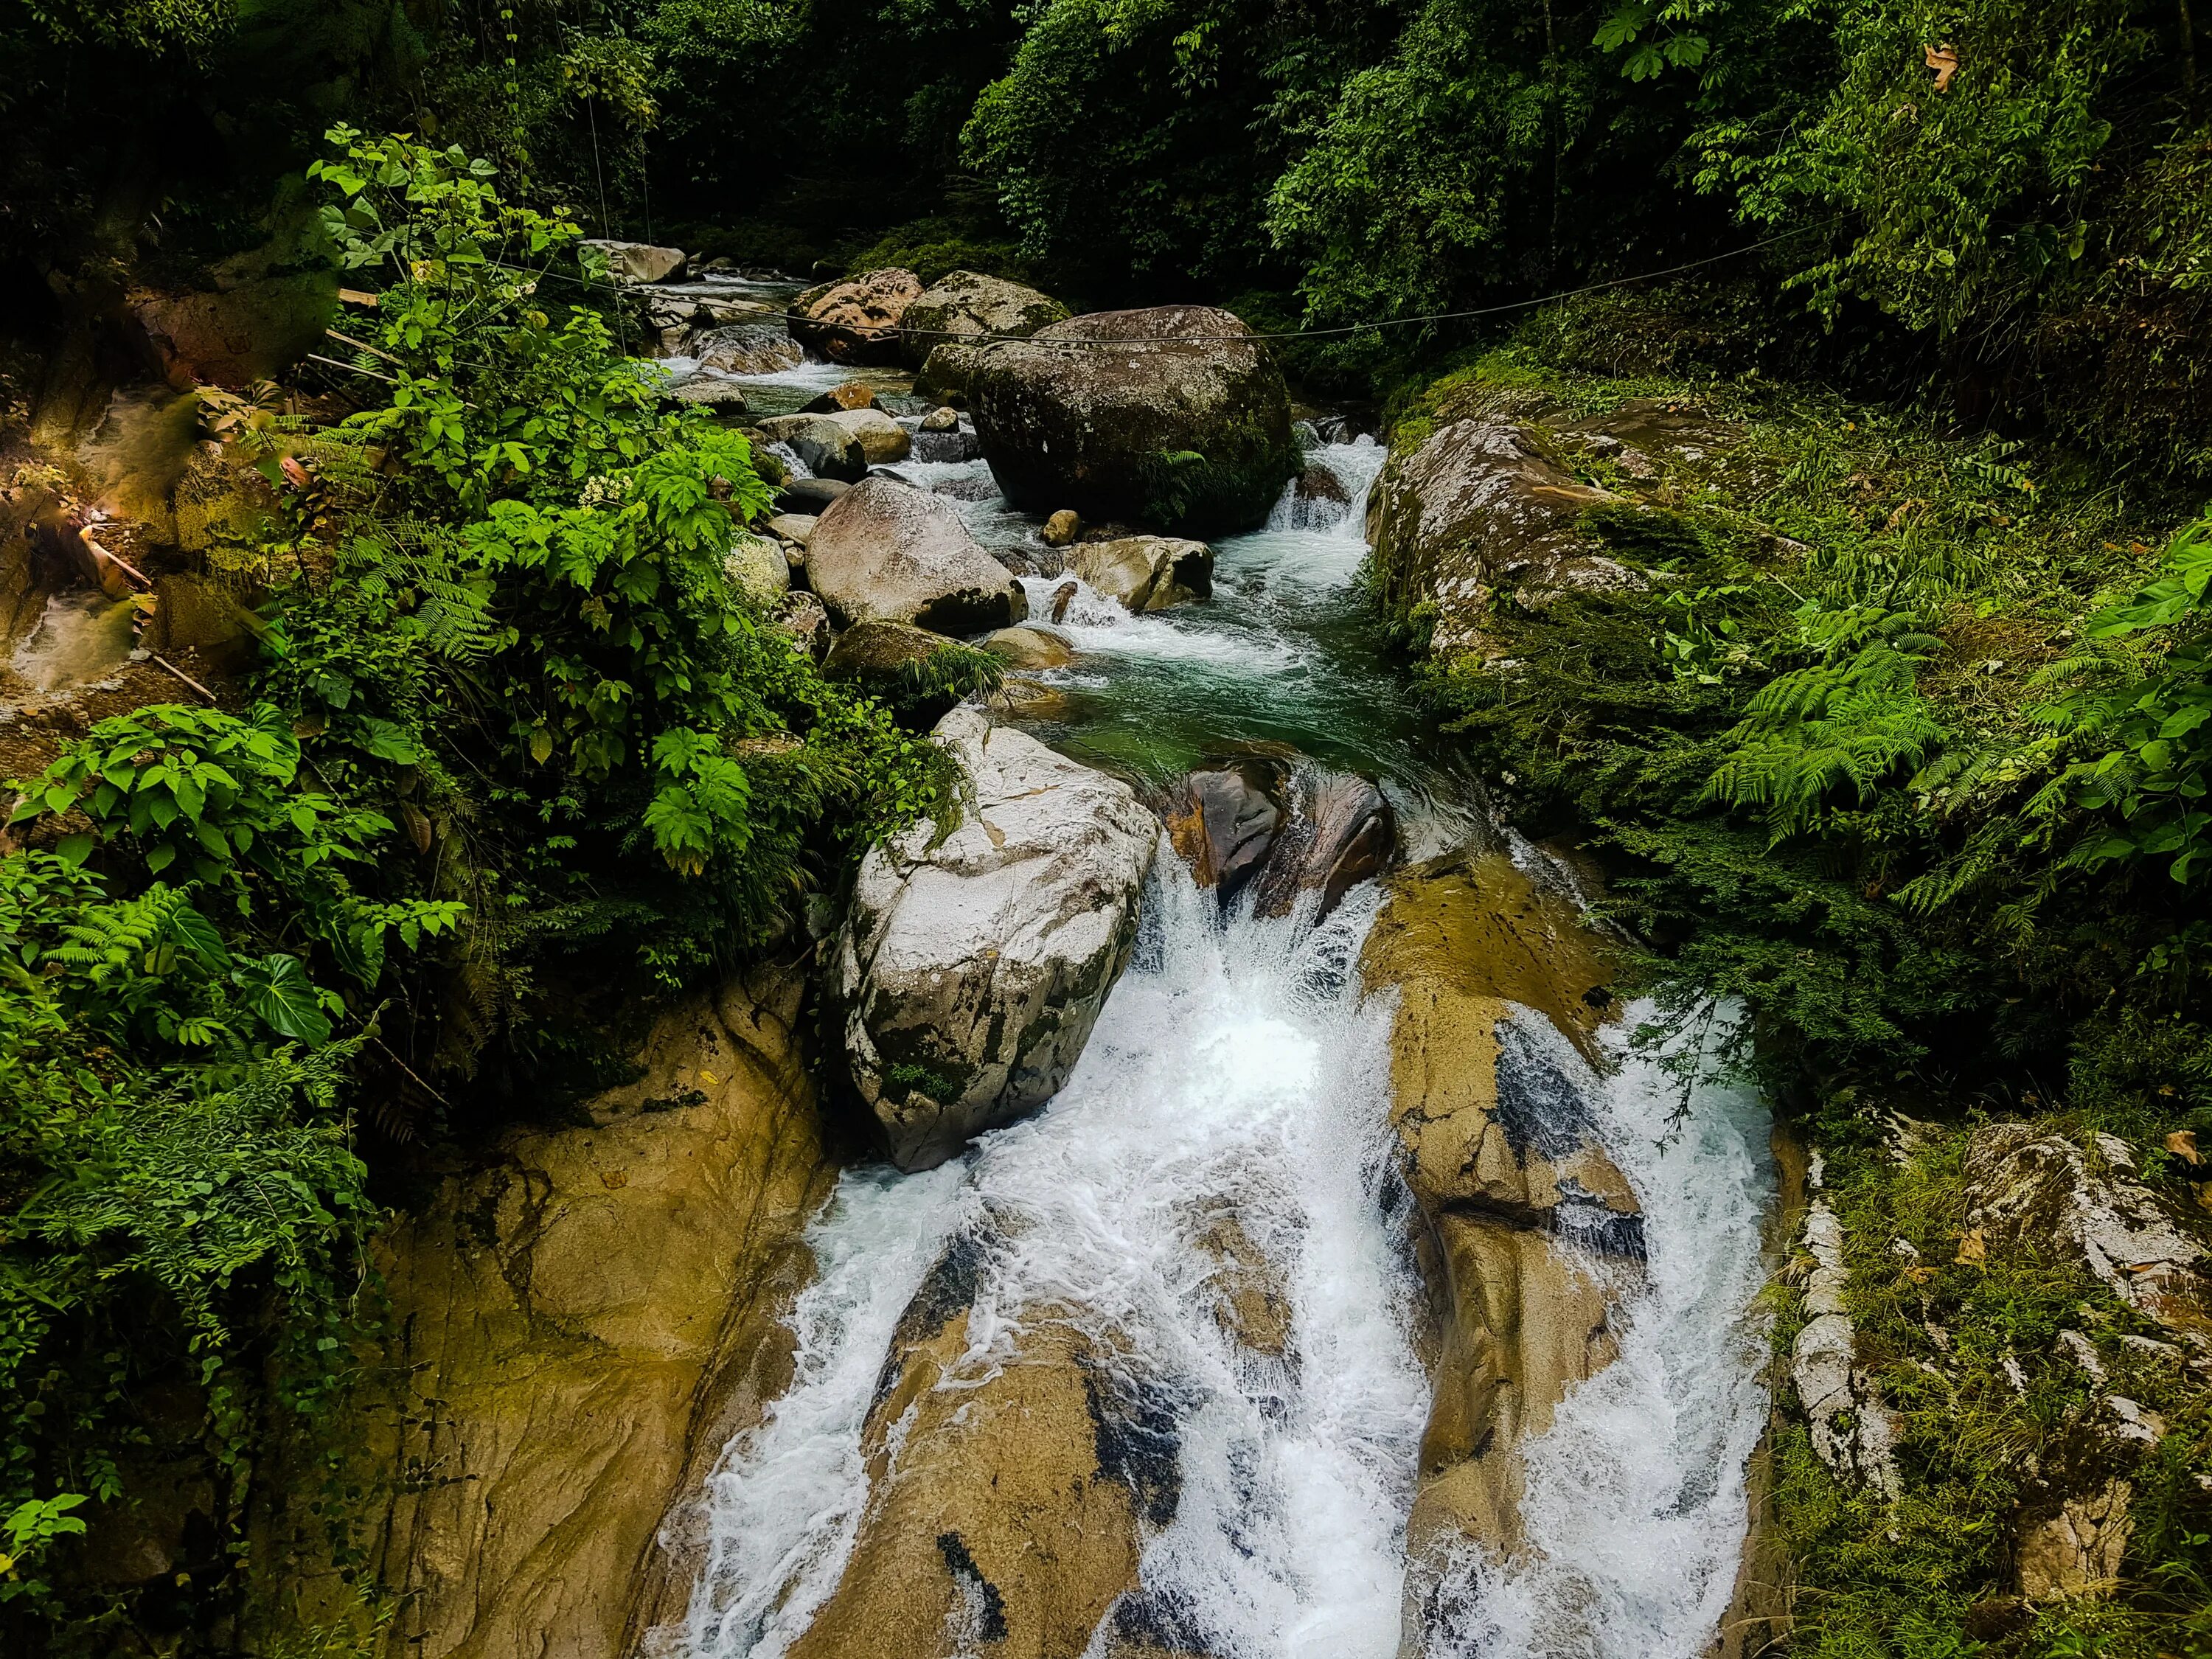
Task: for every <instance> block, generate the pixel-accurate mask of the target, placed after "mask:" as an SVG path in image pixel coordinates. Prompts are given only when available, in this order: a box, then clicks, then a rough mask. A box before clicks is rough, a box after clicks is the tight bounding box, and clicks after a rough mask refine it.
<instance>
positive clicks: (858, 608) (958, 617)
mask: <svg viewBox="0 0 2212 1659" xmlns="http://www.w3.org/2000/svg"><path fill="white" fill-rule="evenodd" d="M806 569H807V575H808V580H809V581H810V582H811V585H812V586H813V588H814V591H815V592H817V593H819V594H820V595H821V596H822V600H823V604H824V605H827V606H828V607H829V612H830V615H831V616H833V617H836V618H837V619H838V620H839V621H841V622H842V623H846V624H848V625H850V624H852V623H860V622H899V623H912V624H914V625H915V626H917V627H921V628H928V629H935V630H937V631H938V632H939V633H945V634H975V633H981V632H982V631H984V630H985V629H994V628H1006V627H1010V626H1012V624H1013V623H1018V622H1020V621H1022V620H1023V619H1024V617H1027V616H1028V615H1029V600H1028V599H1027V597H1026V596H1025V595H1024V592H1023V591H1022V585H1021V583H1020V582H1019V581H1018V580H1015V578H1014V576H1013V574H1012V572H1010V571H1009V570H1007V568H1006V566H1004V565H1002V564H1000V562H998V560H996V559H994V558H993V557H992V556H991V555H990V554H989V553H987V552H986V551H985V550H984V549H983V546H982V544H981V543H980V542H978V541H977V540H976V539H975V536H974V534H973V533H972V532H970V531H969V528H968V525H967V521H966V520H963V518H962V517H961V516H960V510H959V508H958V507H955V506H954V505H953V504H952V502H951V501H947V500H946V499H945V498H944V497H943V496H941V495H932V494H930V493H929V492H927V490H921V489H915V488H914V487H913V486H912V485H910V484H906V483H900V482H899V481H898V480H896V479H895V478H890V477H884V476H883V475H881V474H878V475H876V476H873V477H869V478H867V479H866V480H865V481H864V482H862V483H859V484H857V485H855V486H854V488H853V489H849V490H848V491H846V492H845V493H844V494H842V495H839V496H838V497H837V498H836V500H835V501H832V502H830V504H829V506H828V507H826V508H825V509H823V513H822V514H821V516H820V518H819V519H817V520H816V521H815V526H814V530H813V532H812V533H811V535H810V536H809V537H808V538H807V543H806Z"/></svg>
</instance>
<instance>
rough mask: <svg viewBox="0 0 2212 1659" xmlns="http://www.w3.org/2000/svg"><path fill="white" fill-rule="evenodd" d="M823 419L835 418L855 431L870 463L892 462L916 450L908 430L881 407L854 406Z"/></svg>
mask: <svg viewBox="0 0 2212 1659" xmlns="http://www.w3.org/2000/svg"><path fill="white" fill-rule="evenodd" d="M823 419H824V420H827V421H833V422H836V424H837V425H839V426H842V427H843V428H845V430H846V431H848V432H849V433H851V434H852V435H853V440H854V442H856V443H858V444H859V445H860V453H861V454H862V455H864V456H866V458H867V462H868V465H870V466H890V465H894V464H895V463H896V462H899V461H902V460H904V459H906V458H907V457H908V455H910V454H912V453H914V440H913V439H911V438H909V437H908V436H907V430H906V428H904V427H902V426H901V425H900V424H899V423H898V422H896V421H895V420H893V419H891V417H890V416H888V415H886V414H884V412H883V410H880V409H852V410H844V411H843V412H842V413H840V414H836V415H825V416H823Z"/></svg>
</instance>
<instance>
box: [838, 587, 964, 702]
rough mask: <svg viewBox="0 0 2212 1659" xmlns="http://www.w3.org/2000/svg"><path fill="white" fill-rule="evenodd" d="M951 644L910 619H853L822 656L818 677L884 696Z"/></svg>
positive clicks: (891, 695) (897, 688) (899, 690)
mask: <svg viewBox="0 0 2212 1659" xmlns="http://www.w3.org/2000/svg"><path fill="white" fill-rule="evenodd" d="M817 599H818V596H817ZM951 644H952V641H950V640H948V639H946V638H945V635H942V634H933V633H931V632H930V631H929V629H927V628H916V627H915V626H914V625H913V624H912V623H900V622H858V623H854V624H853V625H852V626H851V627H850V628H848V629H846V630H845V631H844V632H843V633H842V634H840V635H838V636H837V642H836V644H835V645H832V646H831V647H829V652H828V654H827V655H825V656H824V657H823V661H822V678H824V679H826V680H831V681H835V682H836V683H838V684H847V685H857V686H859V687H860V688H861V690H865V691H866V692H868V693H869V694H870V695H871V696H880V697H884V698H886V699H888V698H890V697H893V696H896V695H897V694H898V693H899V692H901V691H902V690H905V689H906V688H905V687H904V686H903V685H902V684H901V682H902V680H911V678H912V677H913V673H914V671H915V669H917V668H919V667H921V665H922V664H924V663H926V662H927V661H928V660H929V659H931V658H932V657H933V656H935V655H937V653H939V652H940V651H943V650H945V649H946V648H947V647H950V646H951Z"/></svg>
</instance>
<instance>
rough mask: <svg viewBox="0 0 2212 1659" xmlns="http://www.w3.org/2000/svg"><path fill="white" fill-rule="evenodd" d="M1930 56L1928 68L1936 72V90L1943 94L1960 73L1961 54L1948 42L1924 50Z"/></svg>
mask: <svg viewBox="0 0 2212 1659" xmlns="http://www.w3.org/2000/svg"><path fill="white" fill-rule="evenodd" d="M1923 51H1925V52H1927V54H1928V67H1929V69H1932V70H1935V71H1936V91H1938V92H1942V91H1945V90H1947V89H1948V88H1949V87H1950V84H1951V77H1952V76H1954V75H1956V74H1957V73H1958V72H1959V54H1958V52H1956V51H1955V50H1954V48H1953V46H1952V45H1951V43H1950V42H1949V41H1948V40H1946V41H1945V42H1944V43H1943V44H1942V46H1927V47H1923Z"/></svg>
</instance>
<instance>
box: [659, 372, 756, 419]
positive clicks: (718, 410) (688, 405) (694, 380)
mask: <svg viewBox="0 0 2212 1659" xmlns="http://www.w3.org/2000/svg"><path fill="white" fill-rule="evenodd" d="M660 400H661V403H662V404H663V405H664V406H666V407H670V408H675V409H704V410H710V411H712V412H713V413H714V414H716V415H742V414H744V412H745V410H746V408H747V404H746V403H745V386H744V381H743V380H739V379H738V378H737V376H735V375H734V374H723V373H721V372H720V370H719V369H712V368H698V369H695V370H693V371H692V372H691V373H690V374H686V375H685V376H684V378H683V379H681V380H671V381H670V382H669V383H668V385H666V386H663V387H662V388H661V392H660Z"/></svg>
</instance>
